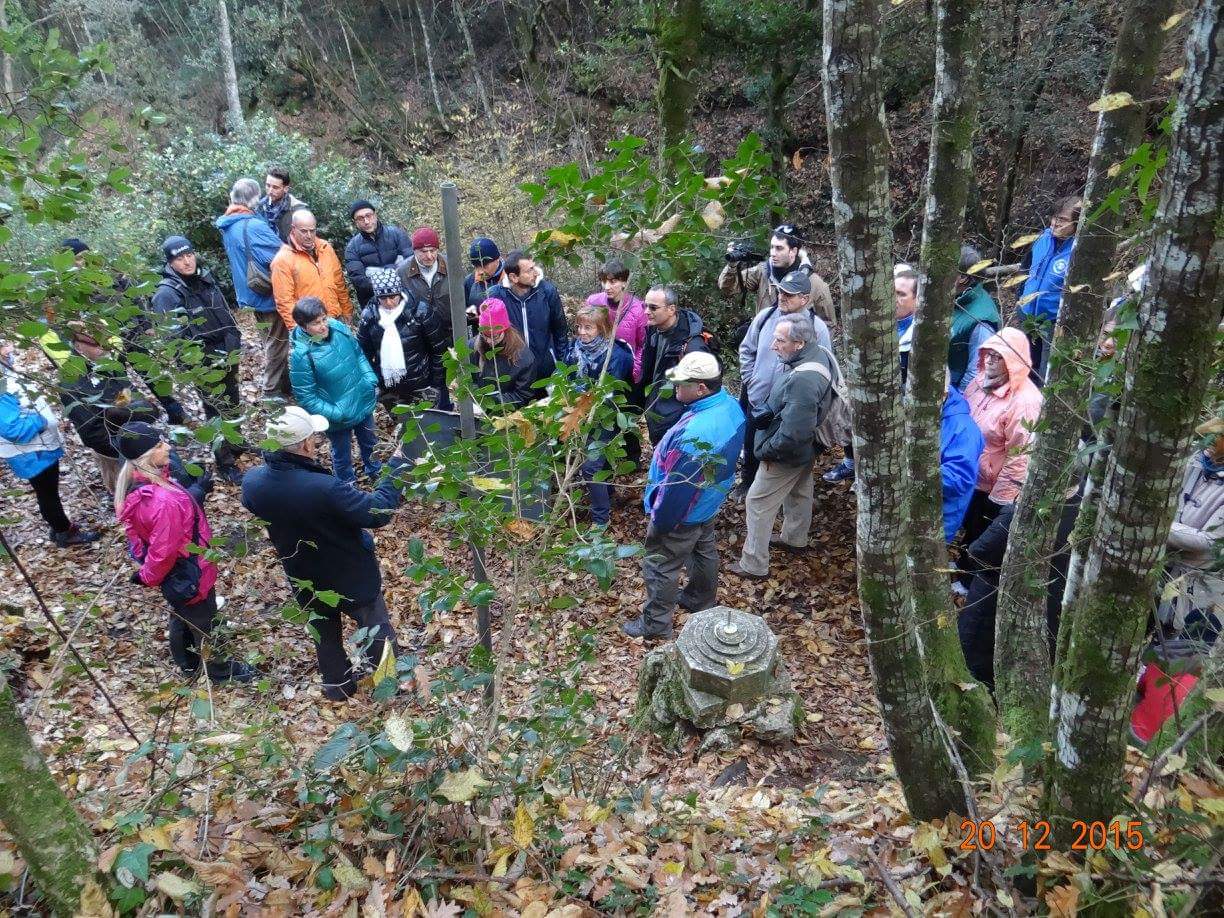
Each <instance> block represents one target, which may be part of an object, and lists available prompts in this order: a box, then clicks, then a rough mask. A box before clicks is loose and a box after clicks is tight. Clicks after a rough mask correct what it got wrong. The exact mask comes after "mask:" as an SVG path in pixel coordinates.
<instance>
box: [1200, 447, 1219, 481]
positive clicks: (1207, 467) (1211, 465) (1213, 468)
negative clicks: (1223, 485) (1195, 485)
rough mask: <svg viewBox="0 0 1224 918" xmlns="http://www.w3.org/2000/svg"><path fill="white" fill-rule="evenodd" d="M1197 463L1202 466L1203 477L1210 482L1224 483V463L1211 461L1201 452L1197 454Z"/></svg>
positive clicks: (1204, 451) (1209, 457)
mask: <svg viewBox="0 0 1224 918" xmlns="http://www.w3.org/2000/svg"><path fill="white" fill-rule="evenodd" d="M1199 463H1200V464H1201V465H1202V466H1203V475H1204V476H1205V477H1206V478H1209V479H1211V480H1212V481H1224V463H1217V462H1212V461H1211V455H1210V454H1209V453H1208V452H1207V451H1206V450H1203V451H1202V452H1201V453H1199Z"/></svg>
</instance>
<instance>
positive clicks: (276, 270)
mask: <svg viewBox="0 0 1224 918" xmlns="http://www.w3.org/2000/svg"><path fill="white" fill-rule="evenodd" d="M272 296H273V298H274V299H275V300H276V311H277V312H279V313H280V317H281V319H283V320H284V322H285V325H286V326H287V327H288V328H293V327H294V326H295V325H296V324H297V323H295V322H294V321H293V307H294V305H295V304H296V303H297V301H298V300H300V299H301V298H302V297H304V296H317V297H318V298H319V299H321V300H322V301H323V305H324V306H326V307H327V314H328V315H329V316H332V317H333V318H334V317H336V316H344V317H346V318H347V317H349V316H351V315H352V314H353V301H352V300H350V299H349V292H348V287H347V286H345V283H344V269H343V268H341V267H340V259H339V258H337V257H336V250H335V249H334V248H332V245H331V243H330V242H328V241H327V240H326V239H318V238H316V239H315V250H314V254H311V253H309V252H306V251H305V250H303V249H299V248H298V247H297V246H296V245H294V244H293V243H291V242H286V243H285V244H284V245H282V246H281V248H280V251H279V252H277V253H276V257H275V258H273V259H272Z"/></svg>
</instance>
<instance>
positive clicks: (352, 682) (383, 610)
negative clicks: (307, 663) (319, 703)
mask: <svg viewBox="0 0 1224 918" xmlns="http://www.w3.org/2000/svg"><path fill="white" fill-rule="evenodd" d="M305 607H306V606H304V608H305ZM308 608H309V609H310V611H311V612H314V613H315V614H316V615H320V616H322V617H321V618H316V619H315V620H314V621H312V622H311V625H313V626H314V628H315V630H316V631H317V632H318V634H319V639H318V641H317V642H316V643H315V651H316V653H317V654H318V657H319V674H320V675H321V676H322V677H323V687H324V688H338V689H339V690H340V691H342V692H343V693H344V694H345V695H353V694H355V693H356V691H357V679H358V677H359V676H360V672H359V671H358V670H354V669H353V668H352V666H351V664H350V662H349V658H348V654H347V653H346V652H345V650H344V626H343V624H342V623H341V619H340V616H341V612H343V614H344V615H347V616H348V617H349V618H351V619H352V620H353V621H354V622H355V623H356V624H357V627H358V628H372V629H374V630H375V632H376V633H375V637H374V639H373V640H371V641H370V642H369V644H368V645H367V646H366V649H365V656H366V659H367V660H369V662H370V665H371V666H378V663H379V661H380V660H382V655H383V644H384V643H389V644H390V645H391V653H392V654H394V655H395V656H399V648H398V647H397V646H396V643H395V631H394V630H393V629H392V627H391V618H390V616H389V615H388V614H387V605H386V603H385V602H383V597H382V594H381V593H379V595H378V596H377V597H376V598H375V599H373V600H371V601H370V602H367V603H363V604H361V605H347V606H346V608H344V609H343V610H341V609H340V608H339V607H335V608H333V607H331V606H327V605H323V604H322V603H311V604H310V605H309V607H308Z"/></svg>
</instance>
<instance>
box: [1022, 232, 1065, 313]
mask: <svg viewBox="0 0 1224 918" xmlns="http://www.w3.org/2000/svg"><path fill="white" fill-rule="evenodd" d="M1073 248H1075V237H1074V236H1072V237H1071V238H1070V239H1055V238H1054V233H1053V232H1052V231H1051V230H1049V229H1048V228H1047V229H1046V230H1045V231H1044V232H1043V233H1042V234H1041V235H1040V236H1038V237H1037V241H1036V242H1034V243H1033V248H1032V251H1031V253H1030V254H1031V259H1032V264H1031V265H1030V266H1029V275H1028V279H1027V280H1025V282H1024V292H1023V293H1022V294H1021V295H1020V299H1021V300H1023V299H1024V298H1025V297H1027V296H1032V295H1034V294H1036V296H1035V297H1034V298H1033V299H1031V300H1028V301H1027V302H1025V303H1024V305H1023V306H1021V307H1020V312H1022V313H1023V314H1024V315H1026V316H1032V317H1033V318H1035V319H1040V320H1042V321H1043V322H1053V321H1054V320H1055V319H1057V318H1058V306H1059V304H1060V303H1061V302H1062V291H1063V282H1064V281H1066V279H1067V268H1068V267H1070V265H1071V250H1072V249H1073Z"/></svg>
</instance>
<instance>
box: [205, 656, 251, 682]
mask: <svg viewBox="0 0 1224 918" xmlns="http://www.w3.org/2000/svg"><path fill="white" fill-rule="evenodd" d="M260 675H261V673H260V672H259V670H257V669H256V668H255V667H254V666H248V665H247V664H246V663H239V662H238V661H237V660H229V661H228V662H225V663H210V664H208V681H209V682H213V683H217V682H254V681H255V680H256V679H258V678H259V677H260Z"/></svg>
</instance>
